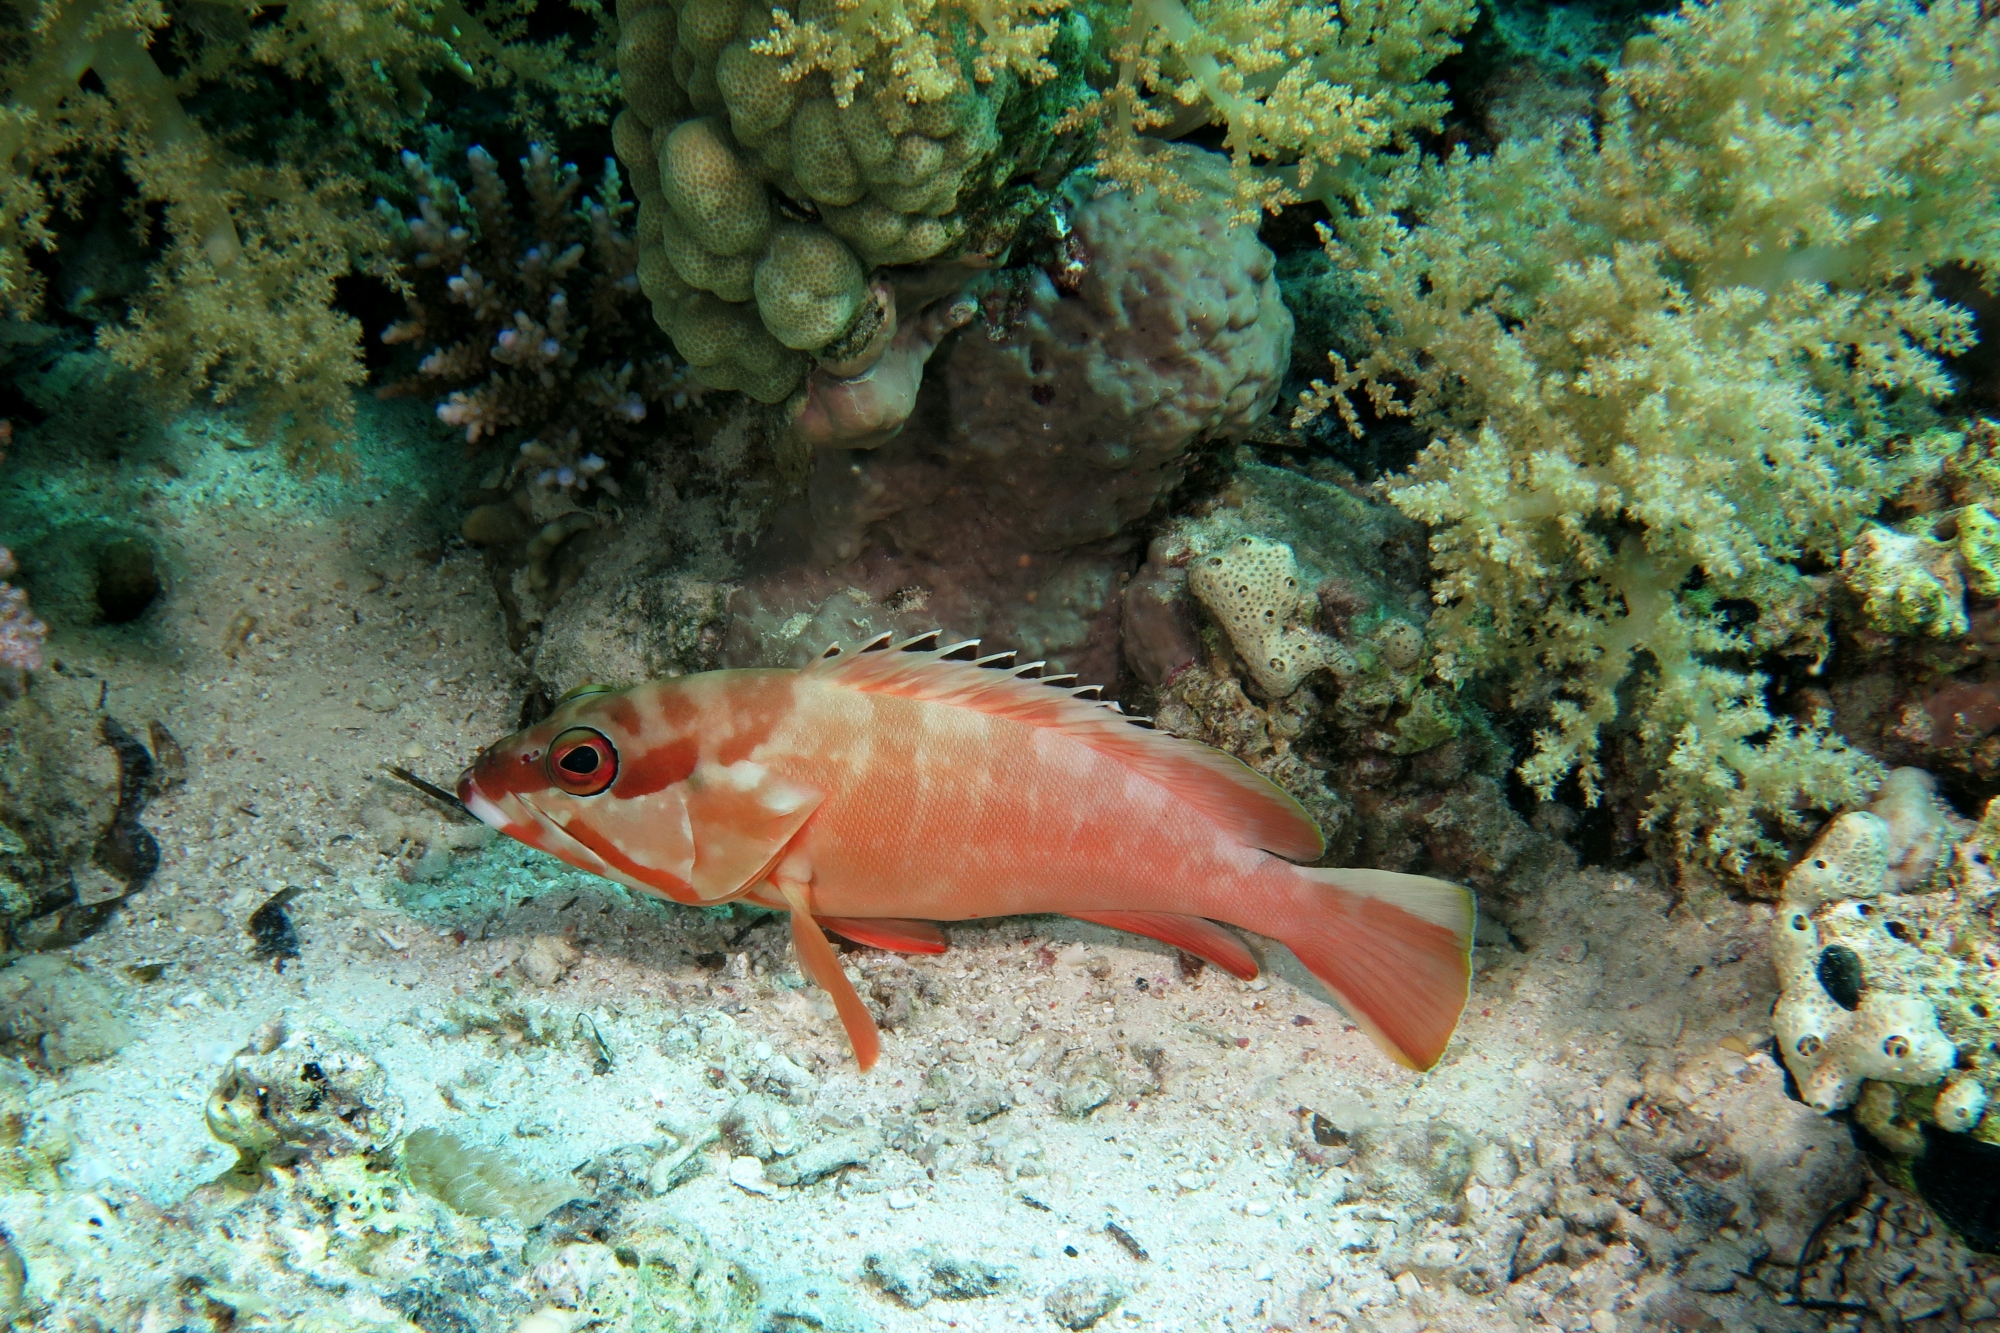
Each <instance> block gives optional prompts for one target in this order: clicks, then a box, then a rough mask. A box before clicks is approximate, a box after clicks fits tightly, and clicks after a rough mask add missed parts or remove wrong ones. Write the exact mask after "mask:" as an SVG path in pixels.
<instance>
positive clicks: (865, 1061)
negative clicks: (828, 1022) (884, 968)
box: [776, 879, 882, 1074]
mask: <svg viewBox="0 0 2000 1333" xmlns="http://www.w3.org/2000/svg"><path fill="white" fill-rule="evenodd" d="M776 882H777V885H778V892H780V893H782V894H783V895H784V897H785V903H786V905H787V906H789V907H790V908H791V911H792V947H793V948H794V949H796V950H797V951H798V955H799V966H800V967H802V968H804V969H805V974H806V975H807V976H809V977H811V978H812V979H813V981H814V982H816V983H817V984H818V986H819V988H820V989H821V990H823V991H825V992H826V993H827V996H828V998H830V999H831V1000H832V1001H833V1007H834V1010H835V1011H836V1012H837V1013H839V1015H840V1025H841V1027H843V1028H845V1029H846V1030H847V1044H848V1045H850V1046H852V1047H853V1048H854V1058H855V1060H856V1061H858V1062H859V1063H860V1065H861V1072H862V1073H864V1074H865V1073H867V1072H868V1071H869V1070H871V1069H873V1068H874V1067H875V1062H876V1060H878V1059H880V1058H881V1055H882V1034H881V1033H879V1032H877V1031H876V1030H875V1016H874V1015H873V1014H870V1013H869V1012H868V1006H867V1005H865V1004H863V1003H861V997H860V996H859V995H857V994H855V993H854V985H853V983H851V982H850V981H848V979H847V974H846V973H845V972H843V971H841V970H840V957H839V955H838V954H836V953H834V951H833V946H832V945H831V944H829V943H827V940H826V935H825V934H824V933H823V932H822V931H821V930H820V928H819V924H818V923H817V922H815V921H814V920H813V917H812V906H811V904H810V903H809V902H808V901H807V898H806V892H807V891H806V886H805V885H803V884H801V883H799V882H797V881H796V880H788V879H780V880H778V881H776Z"/></svg>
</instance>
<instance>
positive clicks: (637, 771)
mask: <svg viewBox="0 0 2000 1333" xmlns="http://www.w3.org/2000/svg"><path fill="white" fill-rule="evenodd" d="M634 711H635V712H636V711H637V710H636V709H635V710H634ZM700 757H701V741H700V740H699V739H697V738H696V737H693V736H682V737H679V738H678V739H675V740H671V741H666V742H663V743H662V744H659V745H654V746H650V747H648V748H646V749H643V750H641V751H640V752H639V753H638V754H637V755H633V756H631V757H621V758H620V760H619V769H618V781H617V782H616V783H614V784H612V788H611V794H612V795H613V796H615V797H617V798H618V799H619V800H621V801H627V800H633V799H636V798H637V797H641V796H651V795H652V794H653V793H654V792H658V791H665V790H666V789H667V788H669V787H671V786H673V785H674V784H675V783H677V782H685V781H686V780H687V775H688V774H690V773H692V772H694V766H695V762H696V760H698V759H699V758H700Z"/></svg>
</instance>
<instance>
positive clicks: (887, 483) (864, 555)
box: [725, 148, 1292, 681]
mask: <svg viewBox="0 0 2000 1333" xmlns="http://www.w3.org/2000/svg"><path fill="white" fill-rule="evenodd" d="M1166 151H1168V152H1170V153H1171V154H1172V155H1173V156H1174V158H1175V166H1176V169H1177V172H1178V174H1179V176H1180V178H1181V179H1182V180H1183V181H1185V182H1187V183H1188V185H1189V186H1190V187H1191V189H1190V192H1189V193H1188V194H1187V195H1186V196H1183V197H1169V196H1163V195H1161V194H1159V193H1157V192H1155V191H1153V190H1151V189H1145V190H1140V191H1137V192H1129V191H1119V192H1115V193H1110V194H1106V195H1103V196H1101V197H1097V198H1091V197H1090V187H1089V185H1088V184H1079V185H1076V186H1074V187H1072V189H1071V191H1070V193H1069V194H1068V196H1067V205H1068V208H1069V210H1070V211H1069V216H1068V227H1069V233H1068V238H1067V242H1066V244H1065V245H1064V246H1063V247H1062V248H1061V250H1060V251H1059V252H1058V254H1057V257H1056V258H1055V259H1054V260H1052V261H1051V262H1050V264H1049V265H1048V266H1047V267H1033V268H1022V269H1016V270H1008V271H1003V272H1000V273H997V274H994V275H990V276H989V277H988V278H987V279H984V280H983V281H982V282H981V283H980V284H979V285H978V286H977V287H976V288H974V289H973V291H972V292H971V293H970V295H971V296H972V297H974V298H976V299H977V301H978V303H979V308H980V314H979V315H978V316H976V317H971V323H970V325H969V327H966V328H965V329H964V330H963V331H961V332H959V333H958V334H957V335H956V340H955V341H953V342H949V343H948V344H947V345H946V347H945V348H944V349H943V350H941V351H940V352H939V357H940V358H941V360H942V374H938V373H936V371H935V370H934V371H933V373H932V374H931V376H930V377H929V380H928V381H927V382H926V383H925V385H924V387H923V389H922V390H921V391H920V392H919V393H917V394H916V395H915V396H914V411H913V413H912V415H911V417H910V420H909V422H908V423H907V424H906V425H905V426H903V428H902V429H901V430H900V431H895V430H894V429H893V423H891V427H890V429H889V430H887V431H875V432H872V433H866V434H861V435H859V436H858V437H857V438H853V439H844V438H842V437H841V436H840V434H839V433H838V432H829V433H827V434H825V435H823V436H821V437H820V438H819V439H818V440H816V444H817V447H816V449H815V451H814V457H813V464H812V477H811V481H810V484H809V488H808V497H807V500H806V502H805V503H804V504H802V505H799V506H797V507H796V508H795V510H794V511H793V512H792V513H790V514H788V515H786V516H784V517H783V518H782V519H781V520H780V522H779V523H778V524H777V526H776V527H775V528H774V530H773V532H772V533H771V534H770V535H769V536H768V537H767V539H766V540H765V542H764V544H763V547H762V549H761V550H760V552H759V553H758V556H757V558H756V561H757V563H758V564H760V565H761V572H759V573H757V574H756V575H754V576H753V577H752V578H751V580H750V581H749V583H748V584H747V585H746V587H745V588H744V589H742V590H741V591H740V592H739V593H738V594H737V596H736V597H735V599H734V600H733V602H732V605H731V610H732V613H733V623H732V627H731V631H730V638H729V640H728V644H727V646H726V649H725V651H726V655H727V656H728V657H729V659H730V660H732V661H735V662H740V663H751V662H785V661H799V660H803V659H804V658H805V657H806V656H808V655H810V654H812V653H815V652H817V651H819V650H820V649H821V648H823V647H825V646H826V644H827V643H829V642H831V641H833V640H836V639H852V638H855V637H857V636H865V635H867V634H872V633H876V632H879V631H882V630H898V631H908V632H919V631H922V630H925V629H928V628H931V627H933V626H942V627H943V628H944V629H945V630H946V631H947V632H949V633H951V634H954V635H964V636H968V637H969V636H979V635H983V636H986V637H987V638H989V639H991V640H992V641H994V642H996V643H1003V644H1006V645H1008V646H1013V647H1018V648H1020V649H1021V650H1022V651H1024V652H1026V653H1028V654H1030V655H1032V656H1034V657H1041V658H1046V659H1048V660H1049V661H1051V662H1052V663H1060V664H1061V668H1062V669H1063V670H1068V671H1076V672H1079V673H1081V674H1083V675H1085V676H1086V677H1087V678H1089V679H1096V680H1106V681H1108V680H1110V679H1112V678H1114V677H1115V676H1116V674H1117V672H1118V669H1119V658H1118V621H1119V606H1120V603H1119V593H1120V589H1121V587H1122V584H1123V582H1124V580H1125V579H1126V578H1127V577H1128V576H1129V575H1130V574H1131V572H1132V570H1133V569H1134V568H1135V567H1136V566H1137V564H1138V562H1139V561H1138V549H1139V544H1140V541H1141V532H1140V525H1141V524H1142V521H1143V520H1144V519H1145V518H1146V517H1147V515H1149V514H1151V513H1153V512H1154V511H1155V509H1156V508H1157V507H1158V506H1159V505H1160V504H1161V502H1162V501H1163V500H1164V499H1165V498H1166V497H1167V496H1168V495H1169V494H1170V493H1171V492H1172V491H1173V490H1174V488H1175V487H1176V486H1178V485H1179V484H1180V483H1181V481H1182V480H1183V478H1184V477H1185V476H1186V475H1187V471H1188V468H1189V466H1190V463H1191V461H1192V459H1193V457H1194V455H1195V451H1196V449H1197V446H1199V445H1201V444H1202V443H1204V442H1208V441H1216V440H1226V439H1234V438H1240V437H1242V436H1244V435H1246V434H1247V433H1249V431H1250V430H1251V429H1252V428H1253V427H1254V426H1255V425H1256V424H1257V423H1258V422H1259V421H1260V420H1261V419H1263V418H1264V417H1265V415H1266V414H1268V413H1269V411H1270V409H1271V406H1272V404H1273V402H1274V401H1275V400H1276V397H1277V393H1278V386H1279V381H1280V379H1281V377H1282V375H1283V373H1284V370H1285V366H1286V364H1287V360H1288V358H1289V356H1290V352H1291V334H1292V321H1291V316H1290V315H1289V314H1288V313H1287V312H1286V310H1285V307H1284V305H1283V303H1282V302H1281V301H1280V299H1279V295H1278V287H1277V283H1276V281H1275V278H1274V269H1275V261H1274V260H1273V258H1272V255H1271V252H1270V251H1269V250H1267V249H1266V248H1265V247H1264V245H1263V244H1262V242H1260V241H1259V240H1258V239H1257V237H1256V234H1255V233H1254V232H1253V231H1252V230H1250V229H1249V228H1247V227H1241V226H1235V225H1232V224H1231V221H1230V215H1229V209H1228V207H1227V202H1228V199H1229V192H1230V189H1231V182H1230V177H1229V171H1228V166H1227V163H1226V161H1225V159H1223V158H1221V157H1219V156H1217V155H1215V154H1211V153H1206V152H1203V151H1201V150H1199V149H1193V148H1174V149H1170V150H1166ZM948 299H951V298H948ZM956 299H958V300H959V301H960V305H959V306H958V309H959V310H960V311H961V312H962V313H963V314H964V315H965V316H971V311H970V307H969V306H968V305H966V304H964V303H963V302H964V299H965V298H964V297H958V298H956ZM816 392H818V386H817V385H815V386H814V389H812V390H809V395H811V394H814V393H816ZM808 411H810V404H809V405H808Z"/></svg>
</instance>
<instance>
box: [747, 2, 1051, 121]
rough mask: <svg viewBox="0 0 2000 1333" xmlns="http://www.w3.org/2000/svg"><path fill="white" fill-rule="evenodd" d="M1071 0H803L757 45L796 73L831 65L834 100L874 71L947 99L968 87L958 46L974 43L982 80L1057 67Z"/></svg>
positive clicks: (902, 91)
mask: <svg viewBox="0 0 2000 1333" xmlns="http://www.w3.org/2000/svg"><path fill="white" fill-rule="evenodd" d="M1068 6H1069V0H804V3H801V4H800V5H799V6H798V11H799V12H798V16H797V17H796V18H794V17H793V16H792V15H791V14H790V13H788V12H787V11H785V10H784V9H773V10H772V11H771V21H772V27H771V31H770V33H769V34H767V35H766V36H765V37H764V38H763V39H762V40H761V41H758V42H754V43H752V44H751V47H750V49H751V50H752V51H755V52H756V53H758V54H759V55H769V56H779V57H782V58H783V59H784V61H785V66H784V76H785V78H787V79H789V80H791V81H794V82H796V81H798V80H800V79H803V78H805V77H806V76H807V75H809V74H811V73H813V72H814V71H817V70H823V71H825V73H826V74H827V76H828V78H829V79H831V80H832V83H833V95H834V100H835V101H836V102H837V103H838V104H839V105H840V106H843V107H845V106H848V105H849V104H851V103H852V102H853V100H854V94H855V90H856V89H858V88H860V87H861V85H862V83H863V81H864V80H865V79H867V78H869V77H870V76H871V71H872V76H873V77H874V78H875V80H876V81H877V82H878V83H879V84H880V85H881V87H882V89H883V90H884V91H885V92H887V93H888V94H889V95H890V96H892V97H895V98H897V99H900V100H902V101H905V102H910V103H913V104H914V103H919V102H941V101H943V100H944V99H945V98H947V97H950V96H952V95H953V94H955V93H958V92H961V91H963V90H964V87H965V80H964V78H963V77H962V75H961V74H960V71H959V63H960V62H959V60H958V59H957V57H956V55H955V54H954V48H955V47H956V46H957V45H958V44H959V43H960V42H961V41H968V42H970V43H971V44H972V45H973V47H974V54H973V59H972V65H973V70H974V77H975V79H976V80H977V81H978V82H981V83H990V82H992V81H993V79H995V78H996V77H998V76H999V74H1000V72H1001V71H1002V70H1012V71H1014V72H1015V73H1017V74H1020V75H1022V76H1024V77H1026V78H1027V79H1028V80H1030V81H1031V82H1040V81H1041V80H1043V79H1048V78H1052V77H1054V75H1055V67H1054V66H1053V65H1051V64H1050V63H1049V61H1048V50H1049V46H1050V45H1051V44H1052V43H1053V42H1054V41H1055V38H1056V23H1057V21H1058V20H1056V19H1054V18H1051V17H1049V16H1050V15H1053V14H1056V13H1058V12H1059V11H1061V10H1063V9H1066V8H1068Z"/></svg>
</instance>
